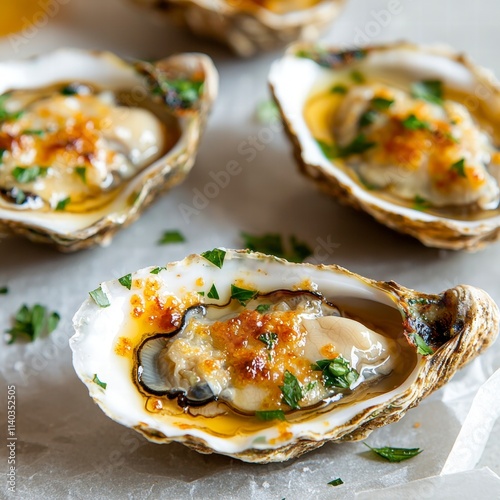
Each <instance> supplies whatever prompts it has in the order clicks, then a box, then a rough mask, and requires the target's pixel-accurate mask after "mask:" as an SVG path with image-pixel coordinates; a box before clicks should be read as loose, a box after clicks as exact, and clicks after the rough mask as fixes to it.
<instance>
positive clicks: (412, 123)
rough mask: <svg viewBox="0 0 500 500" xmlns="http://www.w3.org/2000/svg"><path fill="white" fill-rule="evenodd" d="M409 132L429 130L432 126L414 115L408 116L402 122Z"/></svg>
mask: <svg viewBox="0 0 500 500" xmlns="http://www.w3.org/2000/svg"><path fill="white" fill-rule="evenodd" d="M401 123H402V124H403V127H404V128H407V129H408V130H429V129H430V124H429V123H428V122H424V121H422V120H420V119H419V118H417V117H416V116H415V115H414V114H411V115H408V116H407V117H406V118H405V119H404V120H403V121H402V122H401Z"/></svg>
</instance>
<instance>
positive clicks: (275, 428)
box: [70, 249, 498, 463]
mask: <svg viewBox="0 0 500 500" xmlns="http://www.w3.org/2000/svg"><path fill="white" fill-rule="evenodd" d="M73 324H74V327H75V331H76V333H75V335H74V336H73V337H72V339H71V341H70V344H71V348H72V350H73V364H74V367H75V370H76V373H77V374H78V376H79V377H80V379H81V380H82V381H83V382H84V383H85V384H86V386H87V387H88V389H89V393H90V396H91V397H92V398H93V399H94V401H95V402H96V403H97V404H98V405H99V406H100V407H101V409H102V410H103V411H104V412H105V413H106V414H107V415H108V416H109V417H111V418H112V419H114V420H116V421H117V422H120V423H121V424H123V425H126V426H128V427H132V428H134V429H136V430H137V431H139V432H140V433H142V434H143V435H144V436H145V437H146V438H148V439H149V440H151V441H153V442H157V443H168V442H171V441H178V442H181V443H183V444H185V445H187V446H189V447H190V448H193V449H195V450H197V451H199V452H201V453H212V452H215V453H221V454H224V455H229V456H232V457H235V458H238V459H241V460H244V461H248V462H262V463H264V462H278V461H283V460H287V459H289V458H292V457H296V456H299V455H301V454H302V453H304V452H306V451H308V450H312V449H314V448H318V447H319V446H321V445H323V444H324V443H325V442H327V441H355V440H360V439H363V438H365V437H366V436H367V435H368V434H369V433H370V432H371V431H372V430H373V429H376V428H377V427H380V426H382V425H385V424H388V423H391V422H395V421H397V420H399V419H400V418H401V417H402V416H403V415H404V414H405V412H406V411H407V410H408V409H410V408H412V407H414V406H416V405H417V404H418V403H419V401H420V400H421V399H422V398H423V397H425V396H427V395H428V394H430V393H431V392H432V391H434V390H435V389H437V388H438V387H440V386H441V385H443V384H444V383H445V382H446V381H447V380H448V379H449V378H450V377H451V376H452V375H453V374H454V372H456V371H457V370H458V369H459V368H460V367H461V366H463V365H464V364H465V363H466V362H468V361H469V360H471V359H473V358H474V357H475V356H477V355H478V354H479V353H481V352H482V351H484V350H485V349H486V348H487V347H488V345H489V344H490V343H492V342H493V340H494V339H495V337H496V335H497V333H498V309H497V307H496V305H495V304H494V303H493V301H492V300H491V298H490V297H489V296H488V295H487V294H486V293H485V292H483V291H481V290H478V289H476V288H473V287H470V286H457V287H455V288H452V289H450V290H446V291H445V292H443V293H441V294H438V295H430V294H423V293H419V292H416V291H413V290H409V289H407V288H404V287H401V286H399V285H397V284H396V283H394V282H377V281H373V280H370V279H367V278H363V277H361V276H358V275H356V274H353V273H351V272H349V271H347V270H345V269H343V268H341V267H338V266H313V265H310V264H292V263H289V262H287V261H285V260H282V259H279V258H277V257H271V256H267V255H264V254H260V253H248V252H246V251H233V250H227V251H226V250H222V249H215V250H213V251H210V252H205V253H203V254H201V255H191V256H189V257H187V258H186V259H184V260H183V261H180V262H174V263H170V264H167V265H166V267H156V268H152V267H151V268H146V269H142V270H140V271H137V272H135V273H133V274H130V275H127V276H124V277H123V278H121V279H120V280H115V281H109V282H106V283H102V284H101V286H100V287H99V288H98V289H96V290H94V291H93V292H91V298H89V299H88V300H87V301H86V302H85V303H84V304H83V305H82V306H81V308H80V310H79V311H78V312H77V313H76V315H75V317H74V319H73Z"/></svg>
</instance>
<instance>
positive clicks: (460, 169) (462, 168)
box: [450, 158, 467, 178]
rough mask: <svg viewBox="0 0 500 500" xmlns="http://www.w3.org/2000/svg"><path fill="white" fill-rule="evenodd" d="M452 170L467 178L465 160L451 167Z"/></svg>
mask: <svg viewBox="0 0 500 500" xmlns="http://www.w3.org/2000/svg"><path fill="white" fill-rule="evenodd" d="M450 168H451V170H453V171H454V172H456V173H457V174H458V175H459V176H460V177H464V178H467V173H466V172H465V158H461V159H460V160H458V161H457V162H455V163H454V164H453V165H452V166H451V167H450Z"/></svg>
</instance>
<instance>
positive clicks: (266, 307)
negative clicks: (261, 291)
mask: <svg viewBox="0 0 500 500" xmlns="http://www.w3.org/2000/svg"><path fill="white" fill-rule="evenodd" d="M270 308H271V304H259V305H258V306H257V307H256V308H255V310H256V311H257V312H259V313H260V314H263V313H265V312H267V311H269V309H270Z"/></svg>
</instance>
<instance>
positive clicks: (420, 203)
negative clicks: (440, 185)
mask: <svg viewBox="0 0 500 500" xmlns="http://www.w3.org/2000/svg"><path fill="white" fill-rule="evenodd" d="M429 207H430V203H429V202H428V201H427V200H426V199H425V198H422V196H420V195H418V194H417V195H416V196H415V199H414V200H413V209H414V210H419V211H421V212H423V211H424V210H427V209H428V208H429Z"/></svg>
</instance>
